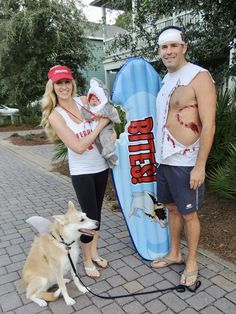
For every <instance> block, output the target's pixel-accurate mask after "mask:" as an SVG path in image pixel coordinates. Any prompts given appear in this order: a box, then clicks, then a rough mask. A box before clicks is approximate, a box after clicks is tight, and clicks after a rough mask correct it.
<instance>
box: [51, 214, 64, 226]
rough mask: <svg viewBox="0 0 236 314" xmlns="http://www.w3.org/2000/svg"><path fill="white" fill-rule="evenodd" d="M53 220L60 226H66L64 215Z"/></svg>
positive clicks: (56, 216)
mask: <svg viewBox="0 0 236 314" xmlns="http://www.w3.org/2000/svg"><path fill="white" fill-rule="evenodd" d="M53 218H54V219H55V220H56V221H57V222H59V224H61V225H64V224H65V221H66V220H65V216H64V215H55V216H53Z"/></svg>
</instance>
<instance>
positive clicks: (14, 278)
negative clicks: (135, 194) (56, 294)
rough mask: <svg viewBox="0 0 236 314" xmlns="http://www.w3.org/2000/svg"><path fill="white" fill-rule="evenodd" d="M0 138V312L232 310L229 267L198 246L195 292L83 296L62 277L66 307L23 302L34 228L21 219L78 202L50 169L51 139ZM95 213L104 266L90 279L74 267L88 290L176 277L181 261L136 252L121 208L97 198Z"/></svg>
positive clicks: (234, 293) (145, 287)
mask: <svg viewBox="0 0 236 314" xmlns="http://www.w3.org/2000/svg"><path fill="white" fill-rule="evenodd" d="M5 137H7V136H6V135H5ZM2 138H4V134H1V135H0V156H1V158H0V313H5V314H12V313H16V314H21V313H23V314H33V313H43V314H48V313H55V314H60V313H63V314H64V313H80V314H97V313H104V314H113V313H115V314H120V313H129V314H133V313H134V314H139V313H140V314H141V313H153V314H157V313H162V314H164V313H165V314H167V313H168V314H171V313H181V314H194V313H202V314H218V313H227V314H235V313H236V271H235V270H236V268H235V266H234V265H233V264H230V263H228V262H226V261H224V260H222V259H220V258H218V257H216V256H215V255H213V254H211V253H209V252H207V251H203V250H199V252H198V261H199V269H200V280H201V282H202V285H201V287H200V288H199V290H198V292H197V293H195V294H192V293H190V292H184V293H177V292H165V293H156V294H148V295H142V296H136V297H134V296H130V297H127V298H121V299H109V300H104V299H101V298H98V297H95V296H93V295H91V294H90V293H87V294H84V295H82V294H81V293H80V292H79V291H77V289H76V288H75V286H74V284H73V283H69V284H68V290H69V294H70V295H71V296H72V297H73V298H75V300H76V304H75V305H73V306H67V305H66V304H65V302H64V300H63V299H62V298H60V299H59V300H57V301H56V302H52V303H49V304H48V306H47V307H46V308H40V307H39V306H38V305H36V304H34V303H32V302H30V301H29V300H27V299H26V297H25V291H24V287H23V282H22V279H21V272H22V267H23V264H24V261H25V258H26V255H27V253H28V251H29V248H30V246H31V243H32V240H33V238H34V236H35V235H36V231H35V230H33V227H32V228H31V226H30V225H28V224H27V223H26V222H25V220H26V219H27V218H29V217H30V216H33V215H41V216H44V217H47V218H50V217H51V216H52V215H53V214H60V213H64V212H65V210H66V208H67V203H68V201H69V200H72V201H73V202H75V204H76V206H78V202H77V200H76V196H75V193H74V191H73V188H72V185H71V182H70V179H69V178H67V177H65V176H62V175H60V174H57V173H54V172H52V171H51V162H50V160H51V156H52V149H53V145H42V146H27V147H26V146H25V147H24V146H23V147H17V146H14V145H12V144H10V143H9V142H7V141H5V140H3V139H2ZM102 217H103V219H102V228H101V239H100V244H99V251H100V254H101V256H103V257H104V258H107V259H108V261H109V266H110V267H108V268H107V269H105V270H102V271H101V277H100V278H99V279H97V280H94V279H91V278H88V277H86V276H85V273H84V269H83V265H82V258H81V257H80V259H79V261H78V265H77V269H78V273H79V274H80V275H81V278H82V280H83V281H84V283H85V284H86V285H88V286H89V287H90V289H91V290H92V291H94V292H95V293H98V294H99V293H100V294H106V293H109V294H110V295H117V294H124V293H134V292H140V291H150V290H154V289H162V288H166V287H169V286H171V285H173V284H174V285H176V284H178V283H179V274H180V272H182V271H183V266H182V265H172V266H171V267H169V268H165V269H160V270H158V271H153V270H152V269H151V268H150V267H149V262H147V261H144V260H142V258H141V257H140V256H139V255H138V254H137V253H136V252H135V250H134V248H133V245H132V242H131V240H130V237H129V233H128V231H127V228H126V224H125V221H124V219H123V216H122V214H121V213H114V212H112V211H110V210H109V203H106V202H105V203H104V208H103V214H102ZM182 245H183V251H184V252H185V253H186V245H185V243H183V244H182Z"/></svg>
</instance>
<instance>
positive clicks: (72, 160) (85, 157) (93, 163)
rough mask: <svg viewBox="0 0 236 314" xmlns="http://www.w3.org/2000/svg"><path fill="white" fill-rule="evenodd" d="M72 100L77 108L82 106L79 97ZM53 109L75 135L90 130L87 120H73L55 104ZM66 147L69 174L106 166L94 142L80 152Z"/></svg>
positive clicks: (103, 168)
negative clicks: (78, 121) (77, 121)
mask: <svg viewBox="0 0 236 314" xmlns="http://www.w3.org/2000/svg"><path fill="white" fill-rule="evenodd" d="M74 100H75V102H76V104H77V106H78V109H79V110H80V106H83V103H82V102H81V100H80V98H79V97H75V98H74ZM54 110H55V111H57V112H58V113H60V115H62V117H63V118H64V120H65V122H66V125H67V126H68V127H69V128H70V129H71V130H72V131H73V132H74V133H75V134H76V135H77V137H78V138H83V137H84V136H87V135H88V134H89V133H91V132H92V129H91V126H90V123H89V122H86V121H83V122H81V123H76V122H74V121H73V120H72V119H71V118H70V116H69V114H68V113H67V112H66V111H65V110H64V109H63V108H62V107H60V106H56V107H55V109H54ZM67 148H68V163H69V169H70V174H71V175H80V174H91V173H98V172H101V171H104V170H106V169H107V168H108V165H107V163H106V161H105V159H104V158H103V157H102V155H101V154H100V153H99V151H98V149H97V146H96V145H95V144H92V147H91V148H88V149H87V150H86V151H85V152H83V153H82V154H78V153H76V152H74V151H73V150H71V149H70V148H69V147H67Z"/></svg>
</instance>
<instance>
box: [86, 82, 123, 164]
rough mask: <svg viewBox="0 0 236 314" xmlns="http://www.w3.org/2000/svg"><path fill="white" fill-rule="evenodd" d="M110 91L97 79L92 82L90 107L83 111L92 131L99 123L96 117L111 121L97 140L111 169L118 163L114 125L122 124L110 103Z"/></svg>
mask: <svg viewBox="0 0 236 314" xmlns="http://www.w3.org/2000/svg"><path fill="white" fill-rule="evenodd" d="M108 95H109V93H108V90H107V88H106V87H105V86H104V84H103V82H102V81H100V80H99V79H97V78H95V77H94V78H92V79H91V80H90V89H89V91H88V95H87V98H88V106H87V108H86V107H84V108H83V109H82V111H83V114H84V116H85V119H86V120H89V121H90V124H91V128H92V130H93V129H94V128H95V126H96V124H97V123H98V121H97V120H96V116H98V117H100V116H103V117H105V118H108V119H110V120H111V123H110V124H108V125H107V126H106V127H105V128H104V129H103V130H102V131H101V132H100V134H99V136H98V137H97V139H96V144H97V146H98V149H99V150H100V151H101V153H102V155H103V157H104V158H105V159H106V160H107V163H108V165H109V167H110V168H113V167H114V166H115V165H116V162H117V156H116V155H115V139H114V132H115V131H114V123H120V122H121V121H120V118H119V114H118V112H117V110H116V108H115V107H114V106H112V105H111V104H110V103H109V102H108Z"/></svg>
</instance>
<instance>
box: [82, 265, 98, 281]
mask: <svg viewBox="0 0 236 314" xmlns="http://www.w3.org/2000/svg"><path fill="white" fill-rule="evenodd" d="M84 270H85V273H86V275H87V276H88V277H90V278H99V277H100V273H99V271H98V270H97V268H96V267H95V265H93V264H92V265H89V266H85V265H84Z"/></svg>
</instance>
